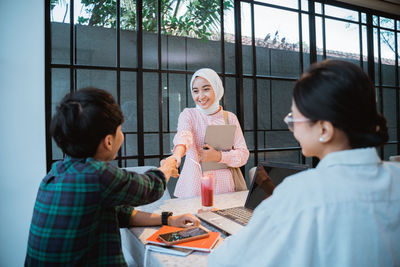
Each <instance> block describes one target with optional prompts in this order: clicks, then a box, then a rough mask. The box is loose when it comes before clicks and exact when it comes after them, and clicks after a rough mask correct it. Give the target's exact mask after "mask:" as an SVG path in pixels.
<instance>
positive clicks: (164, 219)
mask: <svg viewBox="0 0 400 267" xmlns="http://www.w3.org/2000/svg"><path fill="white" fill-rule="evenodd" d="M169 216H172V212H170V211H163V212H161V224H162V225H168V217H169Z"/></svg>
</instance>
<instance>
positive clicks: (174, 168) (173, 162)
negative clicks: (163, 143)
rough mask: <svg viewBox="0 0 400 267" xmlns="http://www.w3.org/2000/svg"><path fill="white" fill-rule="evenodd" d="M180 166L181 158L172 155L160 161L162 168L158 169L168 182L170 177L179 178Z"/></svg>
mask: <svg viewBox="0 0 400 267" xmlns="http://www.w3.org/2000/svg"><path fill="white" fill-rule="evenodd" d="M180 165H181V158H180V157H179V156H175V155H171V156H169V157H168V158H166V159H163V160H161V161H160V167H159V168H158V169H159V170H160V171H162V172H163V173H164V175H165V178H166V179H167V181H168V180H169V178H170V177H174V178H178V177H179V172H178V167H179V166H180Z"/></svg>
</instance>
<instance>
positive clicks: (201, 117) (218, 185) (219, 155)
mask: <svg viewBox="0 0 400 267" xmlns="http://www.w3.org/2000/svg"><path fill="white" fill-rule="evenodd" d="M190 92H191V94H192V98H193V101H194V102H195V104H196V108H185V109H184V110H183V111H182V113H181V114H180V115H179V121H178V130H177V133H176V135H175V137H174V148H173V150H172V152H173V155H172V156H171V157H175V159H176V161H177V166H179V165H180V164H181V158H182V157H183V156H184V155H186V159H185V164H184V166H183V169H182V172H181V174H180V177H179V180H178V182H177V185H176V188H175V192H174V195H175V196H176V197H193V196H199V195H200V177H201V171H200V169H199V167H198V166H197V165H196V163H195V162H200V161H202V162H209V161H215V162H218V163H225V164H226V165H228V166H229V167H240V166H243V165H244V164H246V162H247V159H248V157H249V151H248V149H247V146H246V142H245V140H244V137H243V133H242V130H241V127H240V124H239V121H238V119H237V117H236V115H235V114H233V113H231V112H227V111H224V110H223V109H222V107H221V106H220V104H219V101H220V100H221V98H222V96H223V95H224V87H223V85H222V82H221V79H220V78H219V76H218V74H217V73H216V72H215V71H214V70H212V69H208V68H204V69H199V70H198V71H196V72H195V73H194V74H193V76H192V79H191V81H190ZM224 113H226V114H227V118H228V122H229V124H232V125H236V132H235V137H234V143H233V148H232V150H230V151H223V152H221V151H217V150H215V149H214V148H213V147H211V146H209V145H207V144H204V137H205V133H206V128H207V126H208V125H224V124H226V123H225V119H224ZM190 159H192V160H190ZM193 161H194V162H193ZM209 172H211V174H213V175H214V179H215V187H214V193H215V194H220V193H227V192H233V191H234V188H235V187H234V183H233V179H232V174H231V171H230V170H229V169H219V170H210V171H205V172H204V175H206V174H208V173H209Z"/></svg>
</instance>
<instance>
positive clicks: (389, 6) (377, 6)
mask: <svg viewBox="0 0 400 267" xmlns="http://www.w3.org/2000/svg"><path fill="white" fill-rule="evenodd" d="M339 2H344V3H348V4H352V5H356V6H360V7H365V8H369V9H374V10H379V11H382V12H385V13H390V14H393V15H396V16H400V0H339Z"/></svg>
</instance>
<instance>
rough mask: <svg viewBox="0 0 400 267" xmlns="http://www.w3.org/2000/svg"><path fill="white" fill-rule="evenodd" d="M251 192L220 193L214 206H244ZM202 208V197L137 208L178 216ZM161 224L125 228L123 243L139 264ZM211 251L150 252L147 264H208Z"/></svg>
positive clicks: (169, 200) (156, 266) (152, 265)
mask: <svg viewBox="0 0 400 267" xmlns="http://www.w3.org/2000/svg"><path fill="white" fill-rule="evenodd" d="M247 193H248V191H241V192H234V193H228V194H220V195H215V196H214V206H215V207H216V208H219V209H223V208H230V207H236V206H243V205H244V203H245V201H246V197H247ZM200 207H201V200H200V197H196V198H190V199H178V198H174V199H160V200H158V201H156V202H154V203H151V204H148V205H144V206H140V207H138V208H137V209H138V210H141V211H146V212H154V213H161V212H162V211H172V212H173V213H174V214H175V215H176V214H182V213H193V214H194V213H196V212H197V211H198V209H199V208H200ZM159 228H160V227H133V228H130V229H122V231H121V235H122V242H123V245H124V246H125V249H127V250H128V251H129V252H130V253H131V255H132V257H133V258H134V259H135V261H136V263H137V264H138V265H139V266H144V255H145V245H144V243H145V240H146V239H147V238H148V237H149V236H151V235H152V234H153V233H154V232H156V231H157V230H158V229H159ZM207 256H208V253H205V252H193V253H192V254H190V255H189V256H186V257H180V256H173V255H169V254H164V253H158V252H153V251H148V252H147V259H146V266H151V267H158V266H171V267H172V266H177V267H178V266H179V267H181V266H190V267H193V266H196V267H197V266H207Z"/></svg>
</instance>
